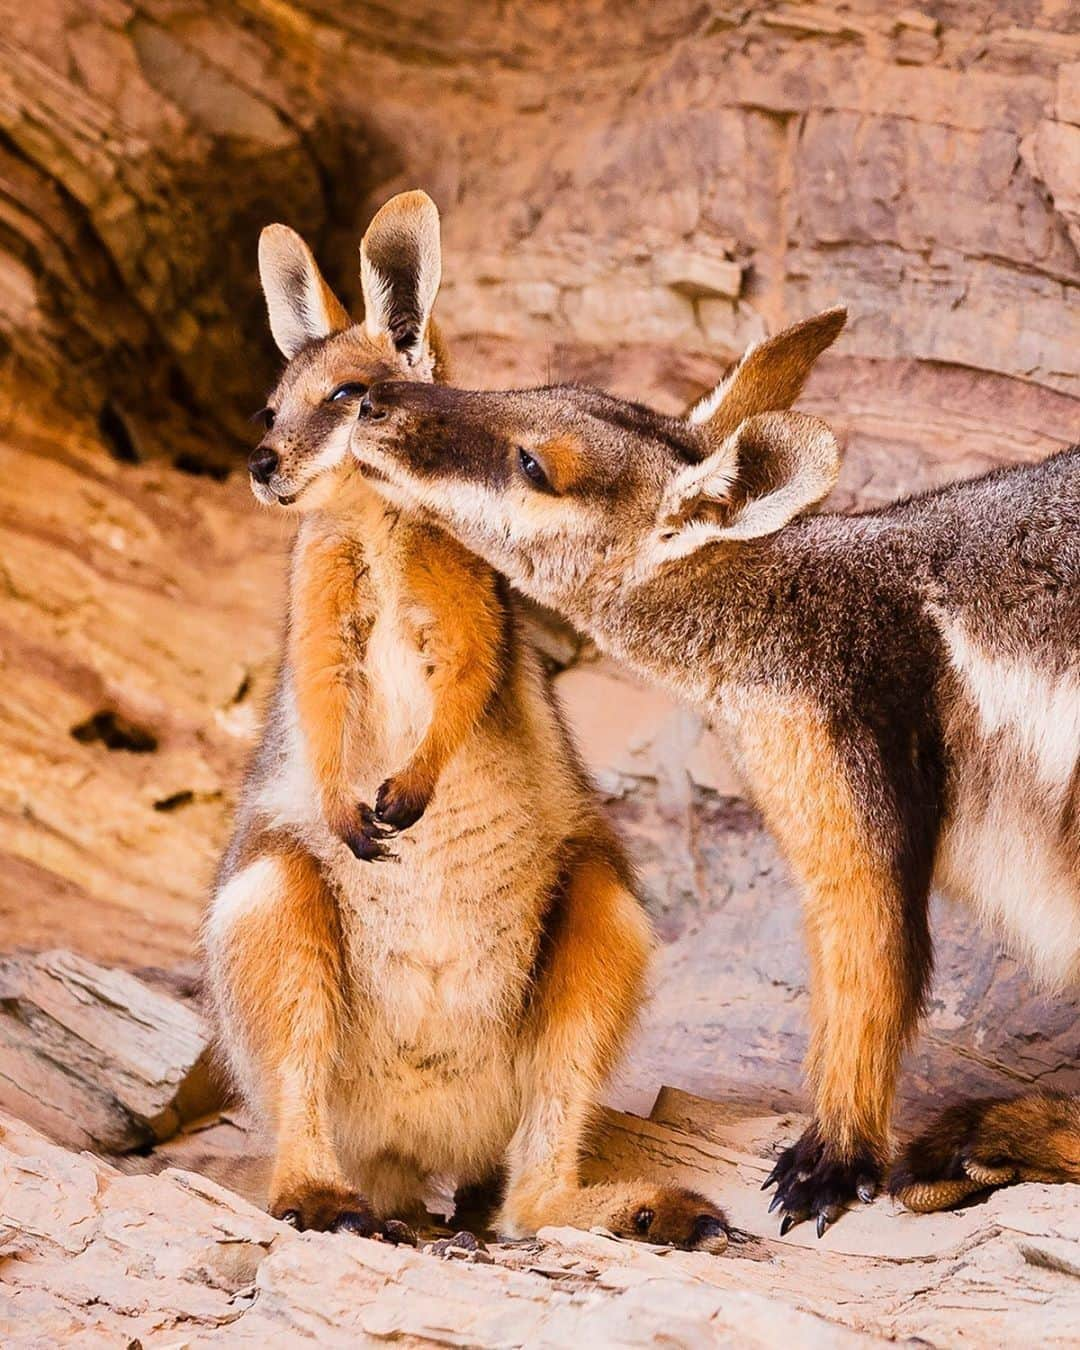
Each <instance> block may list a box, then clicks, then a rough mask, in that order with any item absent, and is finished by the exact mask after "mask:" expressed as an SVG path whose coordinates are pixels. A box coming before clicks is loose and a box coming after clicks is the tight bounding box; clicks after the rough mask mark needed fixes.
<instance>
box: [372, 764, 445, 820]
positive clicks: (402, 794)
mask: <svg viewBox="0 0 1080 1350" xmlns="http://www.w3.org/2000/svg"><path fill="white" fill-rule="evenodd" d="M430 799H431V792H430V790H429V789H427V788H424V787H421V786H420V785H418V784H417V783H415V782H413V781H412V780H411V779H409V778H407V777H405V775H404V774H402V775H399V776H398V777H396V778H388V779H386V781H385V782H384V783H381V784H380V785H379V790H378V792H377V793H376V794H375V812H374V815H375V819H376V820H377V821H378V822H379V823H380V824H382V825H387V826H389V827H390V828H391V829H394V830H407V829H408V828H409V826H410V825H415V824H416V822H417V821H418V820H419V819H420V817H421V816H422V815H423V814H424V812H425V811H426V810H427V805H428V802H429V801H430Z"/></svg>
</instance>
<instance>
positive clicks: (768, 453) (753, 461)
mask: <svg viewBox="0 0 1080 1350" xmlns="http://www.w3.org/2000/svg"><path fill="white" fill-rule="evenodd" d="M839 472H840V450H839V447H838V445H837V443H836V437H835V436H834V435H833V433H832V431H831V430H830V428H829V427H828V426H827V425H826V423H824V422H823V421H822V420H821V419H820V418H819V417H810V416H808V415H807V414H805V413H794V412H770V413H761V414H759V415H757V416H755V417H749V418H747V419H746V421H744V422H743V423H742V424H741V425H740V426H739V427H738V428H737V429H736V430H735V431H734V432H733V433H732V434H731V435H730V436H729V437H728V438H727V439H726V440H725V441H724V442H723V444H722V445H720V446H719V447H718V448H717V449H716V450H714V451H713V452H712V453H711V454H710V455H708V456H707V457H706V458H705V459H704V460H703V461H702V462H701V463H700V464H694V465H691V466H689V467H688V468H686V469H683V470H682V471H681V472H680V473H678V474H677V475H676V477H675V478H674V479H673V480H672V483H671V485H670V487H669V489H668V491H667V493H666V494H665V497H664V501H663V504H662V507H661V517H660V520H659V522H658V545H659V553H658V560H670V559H673V558H677V557H684V556H686V554H688V553H691V552H693V551H694V550H695V549H697V548H700V547H701V546H702V545H704V544H708V543H713V542H716V541H718V540H730V541H733V542H734V541H737V540H745V539H756V538H760V537H761V536H762V535H766V534H773V533H775V532H776V531H777V530H779V529H781V528H782V527H783V526H784V525H787V524H788V523H789V522H790V521H792V520H794V518H795V517H796V516H798V515H800V514H801V513H802V512H804V511H807V510H809V509H810V507H812V506H816V505H817V503H818V502H820V501H821V500H822V499H823V498H824V497H826V496H828V494H829V492H831V491H832V488H833V486H834V485H835V483H836V479H837V475H838V474H839Z"/></svg>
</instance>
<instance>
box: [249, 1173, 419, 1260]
mask: <svg viewBox="0 0 1080 1350" xmlns="http://www.w3.org/2000/svg"><path fill="white" fill-rule="evenodd" d="M269 1208H270V1213H271V1215H272V1216H273V1217H274V1218H275V1219H280V1220H281V1221H282V1223H287V1224H289V1225H290V1227H292V1228H295V1229H296V1230H297V1231H298V1232H300V1233H354V1234H356V1235H357V1236H358V1237H366V1238H379V1239H381V1240H382V1241H384V1242H392V1243H394V1244H400V1243H404V1244H407V1245H408V1246H410V1247H415V1246H416V1234H415V1233H414V1232H413V1230H412V1229H411V1228H410V1227H409V1226H408V1224H405V1223H402V1222H401V1220H400V1219H380V1218H378V1217H377V1216H376V1214H375V1213H374V1211H373V1210H372V1208H371V1206H370V1205H369V1204H368V1202H367V1200H365V1199H364V1197H363V1196H362V1195H361V1194H360V1192H359V1191H354V1190H350V1189H349V1188H348V1187H347V1186H337V1185H333V1184H330V1185H324V1184H320V1183H316V1182H308V1183H303V1184H300V1185H298V1186H293V1187H288V1188H286V1189H285V1190H283V1191H282V1192H280V1193H279V1194H278V1195H276V1196H275V1197H274V1199H273V1201H272V1202H271V1204H270V1207H269Z"/></svg>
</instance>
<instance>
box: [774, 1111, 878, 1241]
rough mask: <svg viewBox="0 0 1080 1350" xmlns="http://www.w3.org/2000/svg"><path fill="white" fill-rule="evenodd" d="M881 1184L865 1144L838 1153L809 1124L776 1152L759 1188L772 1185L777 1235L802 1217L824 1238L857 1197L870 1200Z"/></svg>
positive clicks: (785, 1231)
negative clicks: (777, 1216) (847, 1154)
mask: <svg viewBox="0 0 1080 1350" xmlns="http://www.w3.org/2000/svg"><path fill="white" fill-rule="evenodd" d="M880 1183H881V1166H880V1164H879V1163H878V1162H877V1160H876V1159H875V1157H874V1155H873V1154H872V1153H871V1152H870V1150H869V1149H861V1150H859V1151H857V1152H856V1153H854V1154H853V1155H852V1156H850V1157H844V1158H838V1157H837V1156H836V1154H835V1153H834V1152H833V1151H832V1150H831V1149H830V1148H829V1146H828V1144H826V1143H825V1141H824V1140H823V1139H822V1138H821V1135H820V1134H819V1133H818V1131H817V1129H816V1128H815V1127H814V1126H813V1125H812V1126H811V1127H810V1128H809V1129H808V1130H807V1131H806V1132H805V1133H804V1134H803V1136H802V1138H801V1139H799V1140H798V1142H797V1143H795V1144H792V1146H791V1147H790V1148H786V1149H784V1151H783V1153H781V1154H780V1157H779V1158H778V1159H777V1161H776V1165H775V1166H774V1167H773V1169H772V1171H771V1172H770V1173H769V1175H768V1176H767V1177H766V1178H765V1181H764V1182H763V1183H762V1187H761V1189H762V1190H766V1189H768V1187H770V1186H772V1185H775V1186H776V1194H775V1195H774V1196H773V1199H772V1203H771V1204H770V1205H769V1213H770V1214H772V1213H773V1212H774V1211H776V1210H780V1211H781V1218H780V1236H781V1237H783V1236H784V1234H785V1233H787V1232H788V1231H789V1230H790V1229H791V1228H793V1227H794V1226H795V1225H796V1224H797V1223H802V1222H803V1220H804V1219H812V1220H813V1221H814V1224H815V1227H816V1229H817V1235H818V1237H823V1236H824V1235H825V1231H826V1230H827V1228H828V1227H829V1225H830V1224H831V1223H835V1222H836V1220H837V1219H838V1218H839V1217H840V1215H841V1214H843V1212H844V1210H845V1209H847V1208H848V1207H849V1206H850V1205H852V1204H853V1203H854V1202H855V1201H856V1200H861V1201H862V1202H863V1203H864V1204H869V1203H870V1201H871V1200H873V1198H874V1196H875V1195H876V1194H877V1190H878V1186H879V1185H880Z"/></svg>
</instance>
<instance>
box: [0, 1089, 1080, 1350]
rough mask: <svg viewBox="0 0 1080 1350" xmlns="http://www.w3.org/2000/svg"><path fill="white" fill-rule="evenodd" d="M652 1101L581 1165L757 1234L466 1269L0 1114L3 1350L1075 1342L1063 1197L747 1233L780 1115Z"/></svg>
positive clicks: (557, 1244)
mask: <svg viewBox="0 0 1080 1350" xmlns="http://www.w3.org/2000/svg"><path fill="white" fill-rule="evenodd" d="M657 1105H658V1108H660V1109H661V1114H663V1113H664V1112H666V1111H674V1112H675V1113H676V1114H677V1115H678V1117H679V1126H678V1127H673V1126H671V1125H668V1124H665V1123H663V1121H653V1120H647V1121H642V1120H639V1119H637V1118H636V1117H620V1116H616V1115H611V1116H610V1117H609V1119H608V1121H607V1123H606V1133H605V1134H604V1135H603V1136H602V1137H601V1138H600V1140H599V1141H598V1146H599V1150H600V1152H601V1153H602V1154H603V1156H604V1159H605V1161H604V1163H603V1164H602V1165H599V1166H598V1168H597V1170H598V1171H604V1170H609V1171H610V1170H613V1169H617V1168H618V1167H620V1166H622V1165H624V1164H627V1165H633V1166H635V1167H640V1166H642V1165H646V1166H649V1167H650V1168H651V1169H652V1170H654V1171H656V1172H663V1173H665V1174H668V1175H671V1176H673V1177H678V1178H679V1179H680V1180H682V1181H684V1182H686V1183H688V1184H693V1185H698V1186H704V1187H705V1188H706V1189H707V1190H710V1191H712V1192H714V1193H715V1192H719V1193H722V1194H723V1195H724V1198H725V1203H727V1204H728V1205H729V1207H730V1210H731V1213H732V1216H733V1217H734V1218H735V1219H736V1221H737V1222H739V1223H744V1222H745V1221H746V1216H748V1218H749V1224H750V1228H749V1232H748V1234H747V1236H746V1238H745V1240H744V1241H742V1242H740V1243H739V1244H738V1245H736V1246H734V1247H732V1248H730V1249H729V1253H730V1254H728V1255H726V1256H723V1257H714V1256H707V1255H703V1254H697V1253H684V1252H674V1251H671V1250H664V1249H658V1248H655V1247H649V1246H646V1245H643V1244H638V1243H628V1242H617V1241H614V1240H612V1239H610V1238H608V1237H606V1236H603V1235H600V1234H592V1233H583V1232H578V1231H575V1230H573V1229H568V1228H567V1229H544V1230H542V1231H541V1232H540V1234H539V1235H538V1237H537V1238H536V1239H535V1240H532V1241H528V1242H523V1243H515V1244H510V1245H499V1244H493V1245H492V1246H491V1247H490V1255H491V1257H492V1260H491V1262H490V1264H488V1263H485V1264H475V1265H474V1264H466V1263H460V1262H443V1261H440V1260H439V1259H438V1258H436V1257H435V1256H432V1255H427V1254H424V1253H423V1252H421V1251H416V1250H414V1249H411V1248H407V1247H404V1248H403V1247H392V1246H388V1245H386V1244H383V1243H379V1242H374V1241H366V1240H364V1239H362V1238H355V1237H352V1236H349V1235H344V1234H343V1235H336V1236H335V1235H329V1234H317V1233H307V1234H303V1235H301V1234H299V1233H296V1232H295V1231H294V1230H293V1229H291V1228H289V1227H288V1226H287V1225H285V1224H281V1223H278V1222H276V1221H275V1220H273V1219H271V1218H269V1217H268V1216H267V1215H266V1214H264V1213H262V1212H261V1211H260V1210H258V1209H256V1208H254V1207H253V1206H252V1205H250V1204H249V1203H248V1202H247V1201H245V1200H243V1199H241V1198H240V1196H239V1195H237V1194H235V1193H234V1192H232V1191H229V1190H226V1189H225V1188H224V1187H222V1186H220V1185H218V1184H217V1183H216V1182H214V1181H211V1180H209V1179H207V1178H206V1177H202V1176H198V1175H196V1174H195V1173H193V1172H190V1171H185V1170H181V1169H180V1168H176V1167H170V1168H167V1169H166V1170H165V1171H163V1172H161V1173H159V1174H157V1175H146V1174H143V1175H125V1174H124V1173H121V1172H119V1171H118V1170H117V1169H116V1168H115V1167H113V1166H111V1165H110V1164H108V1163H106V1162H104V1161H103V1160H101V1159H98V1158H95V1157H93V1156H92V1155H90V1154H87V1153H84V1154H81V1155H76V1154H73V1153H69V1152H67V1151H66V1150H64V1149H62V1148H59V1147H57V1146H56V1145H54V1144H52V1143H50V1142H49V1141H48V1140H46V1139H45V1138H44V1137H43V1136H42V1135H40V1134H37V1133H36V1132H35V1131H34V1130H32V1129H31V1128H30V1127H29V1126H27V1125H25V1124H23V1123H21V1122H19V1121H16V1120H15V1119H13V1118H11V1117H6V1116H0V1287H2V1288H3V1292H4V1299H3V1301H2V1302H0V1339H2V1340H3V1343H4V1345H5V1346H10V1347H12V1350H16V1348H17V1350H23V1347H26V1350H29V1347H37V1346H41V1345H43V1344H49V1345H57V1344H64V1343H75V1342H77V1343H78V1344H79V1345H80V1346H83V1345H87V1346H99V1345H100V1346H113V1345H117V1344H128V1345H131V1344H133V1343H135V1342H136V1341H138V1342H139V1343H141V1344H143V1345H144V1346H176V1345H184V1346H193V1347H194V1346H200V1345H213V1344H219V1343H225V1344H228V1345H230V1346H233V1345H241V1346H245V1345H252V1346H266V1345H295V1344H298V1343H303V1342H308V1341H311V1342H315V1343H318V1344H319V1345H326V1346H337V1345H341V1346H350V1347H351V1346H355V1345H357V1344H360V1345H378V1344H382V1343H384V1342H388V1341H390V1342H394V1343H395V1344H398V1345H405V1346H418V1347H419V1346H450V1345H459V1346H460V1345H470V1346H477V1347H492V1348H493V1350H494V1347H518V1346H536V1345H545V1346H564V1345H602V1346H611V1347H624V1346H626V1347H629V1346H649V1345H655V1344H658V1343H662V1344H664V1345H667V1346H673V1347H686V1350H696V1347H698V1346H701V1345H723V1346H727V1345H731V1346H751V1347H757V1346H761V1347H766V1346H775V1345H777V1344H780V1343H782V1342H784V1343H787V1342H792V1343H794V1344H797V1345H800V1346H804V1345H805V1346H811V1347H821V1350H825V1347H830V1348H831V1347H837V1348H841V1347H846V1346H849V1345H865V1346H875V1345H884V1344H886V1343H887V1342H889V1341H891V1340H893V1339H900V1340H904V1339H908V1338H910V1337H912V1336H916V1337H918V1338H919V1340H920V1343H922V1344H933V1345H942V1346H962V1345H971V1344H994V1345H1000V1344H1018V1343H1024V1342H1028V1341H1030V1339H1031V1337H1032V1334H1033V1332H1034V1329H1035V1328H1036V1327H1037V1333H1035V1334H1037V1337H1038V1342H1039V1344H1041V1345H1053V1346H1067V1345H1071V1344H1075V1342H1076V1338H1077V1336H1078V1335H1080V1284H1078V1283H1077V1271H1078V1270H1080V1227H1078V1222H1077V1214H1078V1213H1080V1208H1078V1206H1077V1198H1078V1197H1077V1195H1076V1194H1075V1193H1076V1192H1077V1190H1078V1188H1077V1187H1075V1186H1073V1187H1040V1186H1023V1187H1018V1188H1016V1189H1015V1190H1013V1191H1004V1192H1001V1193H999V1194H997V1195H995V1196H994V1197H992V1198H991V1199H990V1200H989V1201H988V1202H987V1203H986V1204H985V1205H982V1206H978V1207H976V1208H975V1209H970V1210H967V1211H964V1212H963V1213H960V1214H947V1215H936V1216H933V1217H931V1218H927V1217H925V1216H914V1215H898V1214H890V1213H889V1212H888V1206H887V1204H886V1202H883V1201H879V1202H878V1203H877V1204H876V1205H874V1206H872V1207H870V1208H869V1209H864V1210H863V1211H862V1212H861V1213H859V1214H858V1215H852V1216H849V1218H848V1219H845V1221H844V1224H843V1225H840V1226H838V1227H837V1228H836V1229H835V1230H832V1231H831V1232H830V1233H829V1234H828V1235H827V1237H826V1239H825V1240H824V1241H823V1242H818V1241H817V1240H816V1239H814V1238H813V1237H812V1236H809V1235H808V1232H804V1231H803V1230H801V1229H796V1230H794V1231H793V1232H792V1233H791V1234H789V1236H788V1237H787V1238H784V1239H777V1238H775V1237H773V1236H771V1235H770V1236H767V1237H766V1236H760V1235H758V1236H755V1235H754V1234H755V1231H756V1233H757V1234H760V1233H761V1223H760V1219H761V1210H762V1206H761V1204H760V1192H759V1191H758V1187H759V1185H760V1181H761V1177H762V1176H763V1175H764V1173H765V1170H766V1168H767V1167H768V1165H769V1164H768V1161H767V1160H766V1159H765V1158H763V1157H761V1156H759V1154H760V1142H761V1135H762V1130H763V1129H764V1132H765V1134H768V1133H769V1131H770V1130H773V1131H775V1127H776V1126H779V1127H780V1128H781V1129H783V1128H786V1127H787V1126H789V1125H790V1123H791V1122H790V1121H788V1120H780V1121H774V1122H768V1121H762V1120H760V1119H754V1120H751V1121H745V1120H744V1121H738V1120H736V1121H732V1120H731V1119H730V1118H728V1117H727V1116H726V1115H723V1114H722V1115H721V1117H720V1118H717V1117H716V1114H715V1108H713V1107H712V1106H711V1104H710V1103H707V1102H702V1101H700V1100H698V1099H694V1098H688V1097H686V1096H685V1094H675V1096H674V1097H673V1098H669V1099H668V1100H667V1101H666V1103H665V1102H664V1099H661V1102H658V1104H657ZM755 1138H756V1139H757V1147H755V1144H754V1142H752V1140H754V1139H755ZM755 1217H756V1218H757V1220H758V1222H757V1223H756V1224H755V1223H754V1219H755ZM770 1226H771V1225H770ZM805 1227H806V1226H804V1228H805Z"/></svg>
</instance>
